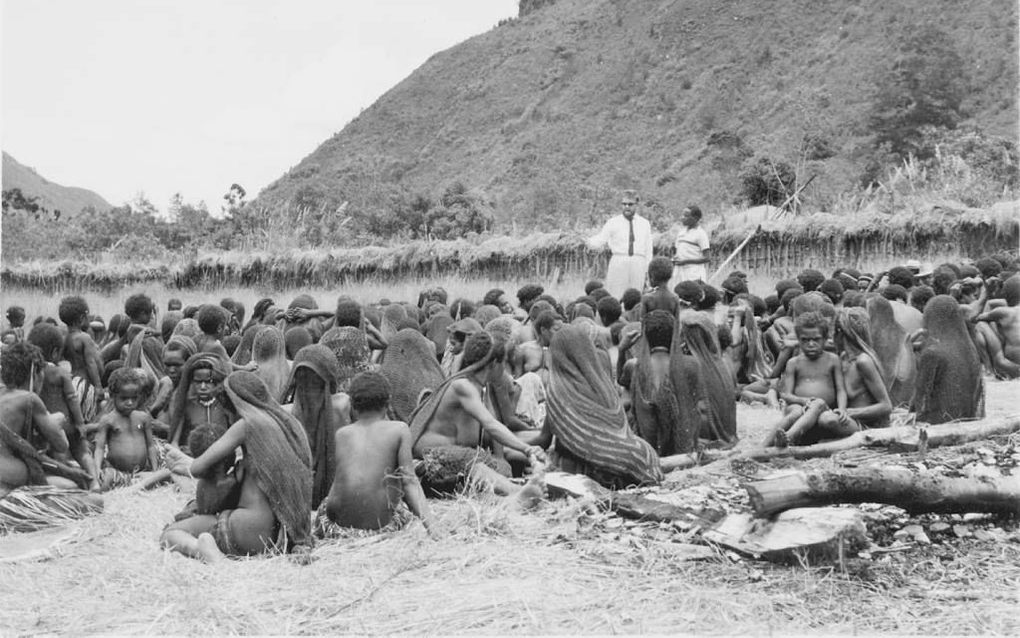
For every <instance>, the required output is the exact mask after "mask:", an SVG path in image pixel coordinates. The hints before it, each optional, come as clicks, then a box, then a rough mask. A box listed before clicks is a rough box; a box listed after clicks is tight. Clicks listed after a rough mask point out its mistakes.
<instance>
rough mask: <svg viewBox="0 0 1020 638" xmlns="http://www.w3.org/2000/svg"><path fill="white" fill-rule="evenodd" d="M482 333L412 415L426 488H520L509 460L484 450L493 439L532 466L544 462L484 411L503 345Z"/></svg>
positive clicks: (538, 451) (506, 491)
mask: <svg viewBox="0 0 1020 638" xmlns="http://www.w3.org/2000/svg"><path fill="white" fill-rule="evenodd" d="M493 345H494V344H493V339H492V337H491V336H490V335H489V334H488V333H486V332H479V333H477V334H475V335H472V336H471V337H469V338H468V339H467V341H466V343H465V346H464V359H463V366H462V369H461V371H460V372H459V373H458V374H456V375H454V376H453V377H451V378H450V379H449V380H448V381H447V382H446V383H445V384H443V385H442V386H440V387H439V388H438V389H437V390H436V392H435V393H434V394H433V395H432V397H430V398H429V400H428V401H427V402H426V403H425V404H424V405H423V406H422V407H421V408H420V409H419V410H417V411H416V412H415V414H414V415H413V416H412V419H411V440H412V442H413V448H412V449H413V452H414V456H415V457H416V458H419V459H422V463H421V464H420V465H419V468H418V473H419V476H420V478H421V479H422V482H423V484H424V486H425V487H426V488H431V489H432V490H434V491H449V490H451V489H456V488H457V487H458V485H460V484H462V483H463V482H465V481H467V482H468V483H472V484H476V485H482V486H485V487H487V488H488V489H491V490H493V491H494V492H496V493H497V494H500V495H503V496H506V495H509V494H512V493H515V492H517V491H519V489H520V488H518V487H517V486H516V485H514V484H513V483H512V482H511V481H510V480H509V478H508V477H509V476H510V467H509V464H508V463H507V462H506V461H505V460H503V459H497V458H496V457H494V456H493V455H491V454H490V453H489V452H487V451H486V450H484V449H483V448H482V445H483V444H484V440H485V439H484V437H485V435H487V436H488V437H490V438H491V440H492V441H493V442H494V443H498V444H500V445H502V446H504V447H505V448H508V449H510V450H515V451H517V452H520V453H521V454H523V455H524V456H525V457H526V458H528V459H529V461H530V462H531V463H532V464H533V465H534V464H535V463H536V461H537V462H544V461H545V452H544V451H543V450H542V448H541V447H538V446H534V445H528V444H527V443H525V442H524V441H522V440H521V439H519V438H517V437H516V436H514V434H513V433H512V432H511V431H510V430H509V429H508V428H507V427H506V426H505V425H503V424H502V423H500V422H499V421H497V420H496V419H495V417H493V416H492V414H491V413H490V412H489V411H488V410H487V409H486V407H485V404H484V402H483V398H482V391H483V388H484V387H485V385H486V382H487V380H488V378H489V375H490V374H491V372H492V370H493V369H499V368H500V367H501V366H502V361H501V357H502V355H503V353H504V350H503V349H502V348H495V347H493Z"/></svg>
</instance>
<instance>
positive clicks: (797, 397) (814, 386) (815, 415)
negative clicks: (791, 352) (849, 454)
mask: <svg viewBox="0 0 1020 638" xmlns="http://www.w3.org/2000/svg"><path fill="white" fill-rule="evenodd" d="M794 330H795V332H796V335H797V342H798V346H799V347H800V354H799V355H797V356H795V357H793V358H792V359H790V361H789V363H787V364H786V369H785V370H784V372H783V379H782V391H781V392H780V395H779V397H780V398H781V399H782V400H783V401H786V404H787V406H786V410H785V411H784V412H783V417H782V419H780V421H779V423H778V424H777V425H776V426H775V428H773V430H772V431H771V432H770V433H769V434H768V436H767V437H766V438H765V445H766V446H768V445H773V444H774V445H777V446H779V447H785V446H786V445H796V444H798V443H799V442H800V441H801V439H802V438H810V440H812V442H814V441H817V440H819V439H822V438H838V437H843V436H848V435H850V434H852V433H853V432H856V431H858V430H859V429H860V427H859V426H858V425H857V424H856V423H854V422H853V421H852V420H850V419H849V418H848V417H847V415H846V388H845V387H844V385H843V369H842V366H841V364H840V359H839V357H838V356H837V355H836V354H835V353H833V352H827V351H826V350H825V342H826V340H827V339H828V336H829V323H828V321H827V320H826V319H825V317H823V316H822V315H821V314H819V313H817V312H805V313H803V314H801V315H799V316H798V317H797V319H796V321H795V324H794ZM806 435H808V436H806Z"/></svg>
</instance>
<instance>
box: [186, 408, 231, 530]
mask: <svg viewBox="0 0 1020 638" xmlns="http://www.w3.org/2000/svg"><path fill="white" fill-rule="evenodd" d="M219 436H220V435H219V433H218V432H217V431H216V430H215V429H213V428H212V427H211V426H209V425H203V426H200V427H197V428H195V429H194V430H192V431H191V436H189V437H188V448H189V449H190V450H191V453H192V454H194V455H195V457H199V456H202V455H203V454H205V451H206V450H208V449H209V446H210V445H212V444H213V443H215V442H216V439H218V438H219ZM235 461H236V457H235V458H231V457H230V456H227V457H225V458H223V459H220V460H219V461H217V462H215V463H213V464H212V467H211V469H210V470H209V471H208V472H206V473H205V474H204V475H202V476H200V477H199V478H198V484H197V485H196V486H195V512H194V513H195V514H218V513H220V512H222V511H224V510H229V509H234V508H236V507H237V501H238V498H239V497H240V495H241V492H240V488H241V484H240V482H238V480H237V476H236V475H235V474H233V472H232V471H231V470H233V468H234V462H235Z"/></svg>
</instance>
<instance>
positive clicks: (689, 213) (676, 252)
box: [669, 206, 709, 290]
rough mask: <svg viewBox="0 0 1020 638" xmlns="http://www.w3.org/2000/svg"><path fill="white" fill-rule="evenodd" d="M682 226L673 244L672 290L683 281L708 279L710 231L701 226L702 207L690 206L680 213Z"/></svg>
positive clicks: (670, 283) (670, 287) (670, 286)
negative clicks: (706, 266) (706, 265)
mask: <svg viewBox="0 0 1020 638" xmlns="http://www.w3.org/2000/svg"><path fill="white" fill-rule="evenodd" d="M680 223H681V224H682V228H681V229H680V232H679V233H678V234H677V236H676V242H675V244H674V246H673V278H672V279H671V280H670V282H669V289H670V290H672V289H673V288H675V287H676V285H677V284H678V283H680V282H681V281H708V271H707V270H706V268H705V264H707V263H708V247H709V242H708V232H707V231H706V230H705V229H704V228H702V227H701V209H700V208H698V207H697V206H688V207H687V208H685V209H684V210H683V212H682V213H680Z"/></svg>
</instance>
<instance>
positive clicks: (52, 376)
mask: <svg viewBox="0 0 1020 638" xmlns="http://www.w3.org/2000/svg"><path fill="white" fill-rule="evenodd" d="M28 342H29V343H31V344H33V345H35V346H37V347H38V348H39V349H40V351H41V352H42V353H43V356H44V357H45V358H46V365H45V366H44V367H43V370H42V383H41V384H40V385H39V387H38V390H37V393H38V394H39V397H40V398H41V399H42V400H43V405H45V406H46V410H47V411H48V412H50V413H51V414H61V415H63V416H64V419H63V430H64V434H65V436H66V437H67V442H68V445H69V446H70V456H72V457H73V458H74V460H75V461H77V462H78V464H79V465H80V466H81V468H82V469H83V470H85V471H86V472H87V473H88V474H89V476H90V477H91V481H90V484H89V488H90V489H92V490H98V489H99V474H98V472H97V471H96V466H95V465H94V464H93V462H92V454H91V450H90V449H89V443H88V440H87V439H86V438H85V420H84V419H83V418H82V413H81V405H80V404H79V403H78V394H77V393H76V392H75V389H74V383H73V381H72V380H71V373H70V372H68V371H67V369H66V368H64V367H62V366H60V365H59V364H60V361H61V360H62V359H63V352H64V335H63V334H61V332H60V329H58V328H57V327H56V326H54V325H53V324H50V323H46V322H42V323H39V324H36V325H35V326H33V327H32V330H31V332H29V333H28ZM53 456H54V458H56V459H59V460H61V461H65V462H66V461H69V460H70V459H69V458H67V457H68V456H69V455H67V454H61V453H56V452H54V453H53Z"/></svg>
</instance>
